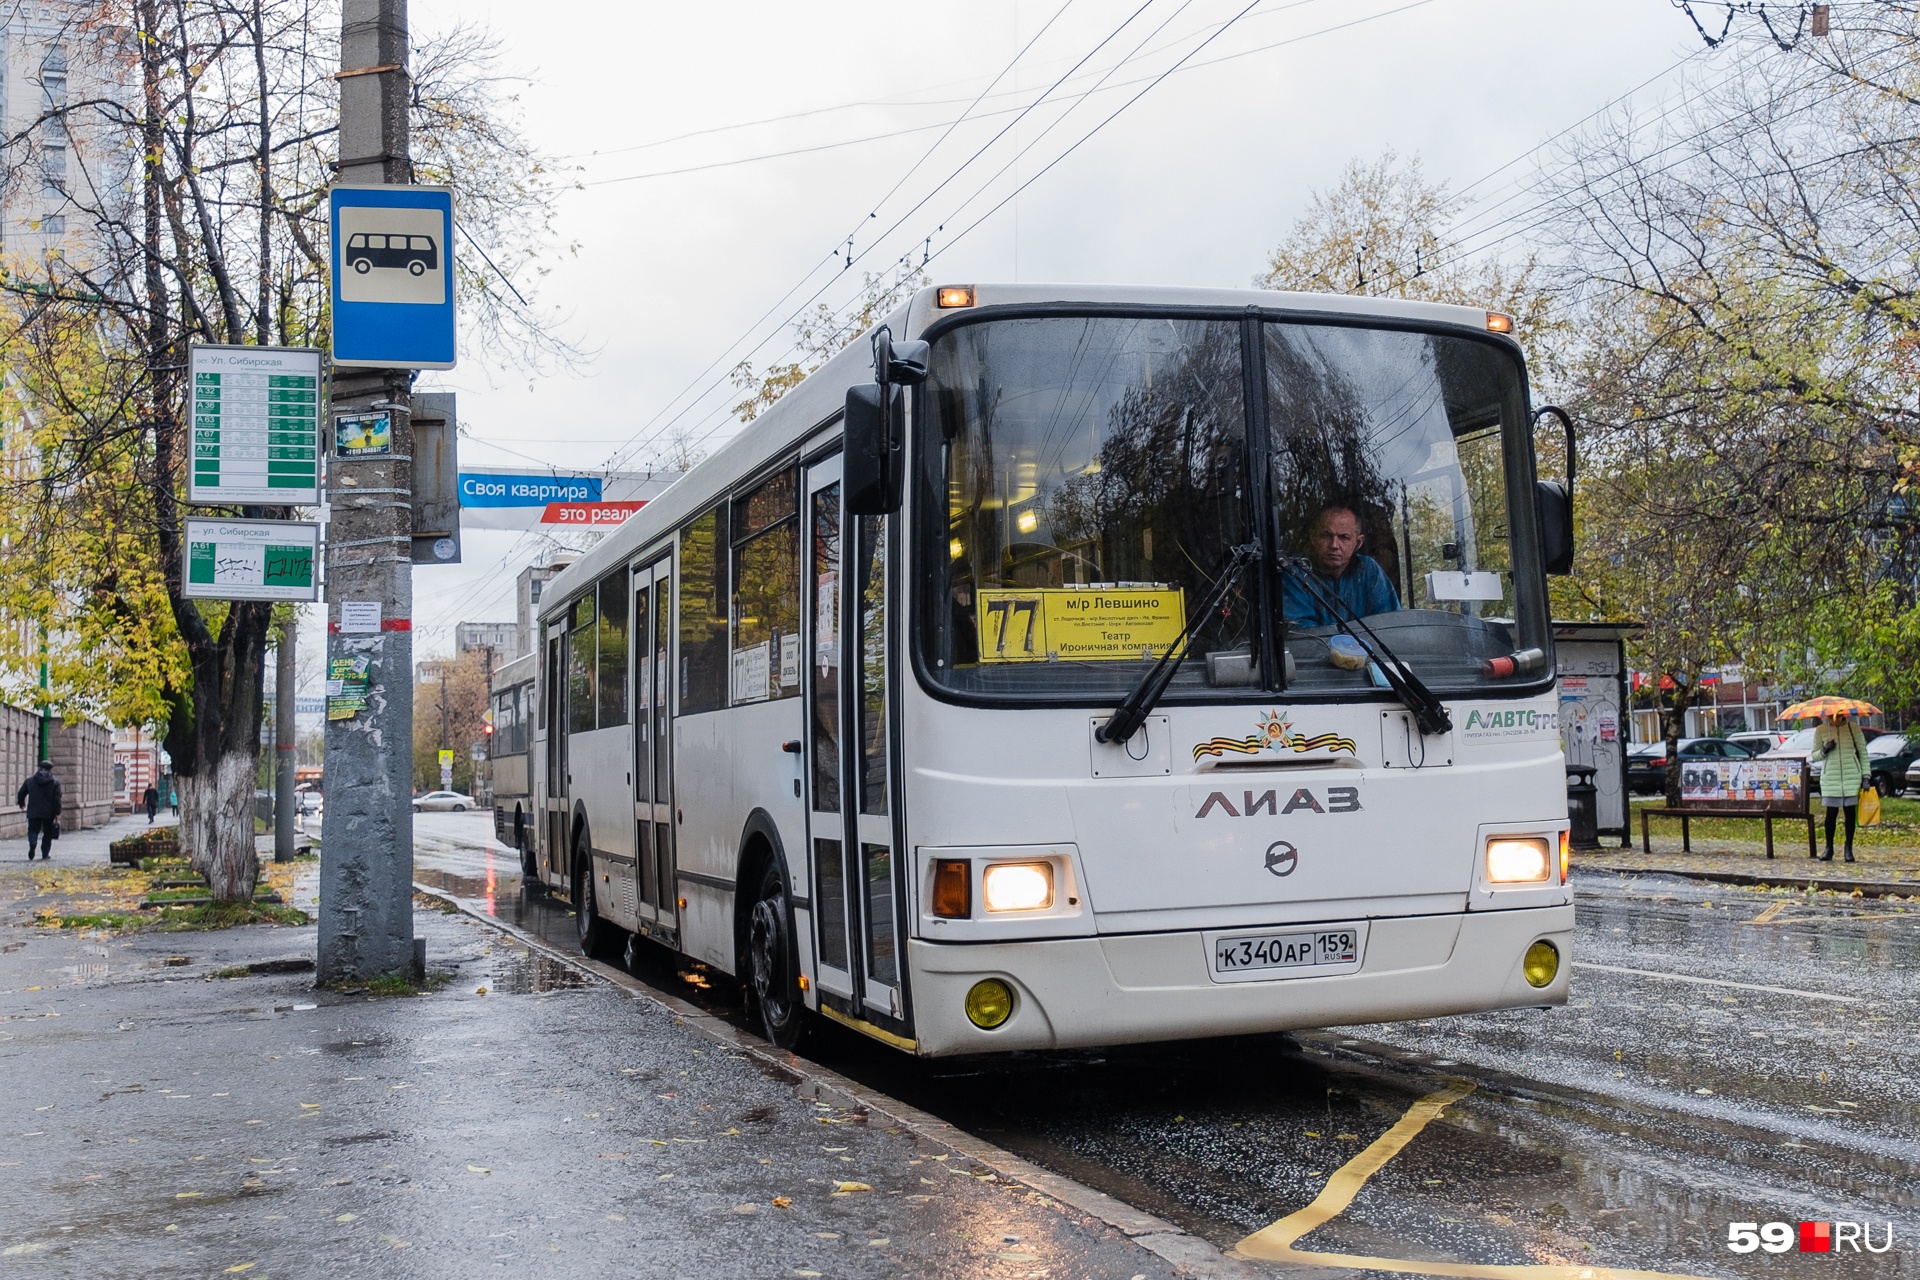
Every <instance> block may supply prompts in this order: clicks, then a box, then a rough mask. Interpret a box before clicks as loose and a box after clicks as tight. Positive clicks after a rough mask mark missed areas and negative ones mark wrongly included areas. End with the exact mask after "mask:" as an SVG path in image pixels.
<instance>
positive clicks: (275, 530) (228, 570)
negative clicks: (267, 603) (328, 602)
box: [183, 518, 320, 600]
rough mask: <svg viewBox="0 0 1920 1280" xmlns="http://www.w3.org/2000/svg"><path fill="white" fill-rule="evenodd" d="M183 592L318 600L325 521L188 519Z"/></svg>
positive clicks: (233, 597)
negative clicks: (321, 538)
mask: <svg viewBox="0 0 1920 1280" xmlns="http://www.w3.org/2000/svg"><path fill="white" fill-rule="evenodd" d="M186 542H187V573H186V583H185V584H184V585H185V590H184V592H183V594H184V595H187V596H189V597H193V598H195V599H201V600H318V599H319V598H320V591H319V573H318V568H319V562H320V554H319V553H320V526H319V525H317V524H304V523H301V522H299V521H294V520H202V519H198V518H189V519H188V520H187V538H186Z"/></svg>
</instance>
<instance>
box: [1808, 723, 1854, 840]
mask: <svg viewBox="0 0 1920 1280" xmlns="http://www.w3.org/2000/svg"><path fill="white" fill-rule="evenodd" d="M1813 758H1814V759H1815V760H1818V761H1820V799H1821V801H1822V802H1823V803H1824V804H1825V805H1826V807H1827V856H1826V857H1824V858H1822V859H1821V861H1822V862H1832V861H1833V827H1834V819H1835V818H1838V817H1839V816H1840V813H1841V811H1842V810H1845V811H1846V815H1847V861H1848V862H1852V861H1853V826H1854V821H1855V820H1856V819H1857V818H1858V817H1859V815H1860V788H1861V787H1863V786H1865V785H1866V779H1867V735H1866V734H1864V733H1862V732H1860V726H1859V725H1857V724H1855V723H1854V722H1853V720H1852V718H1851V717H1849V716H1848V715H1847V714H1846V713H1845V712H1836V713H1835V714H1833V715H1830V716H1828V717H1827V722H1826V723H1825V724H1823V725H1821V726H1820V727H1819V728H1818V729H1816V730H1814V733H1813ZM1808 856H1809V857H1811V856H1812V855H1808Z"/></svg>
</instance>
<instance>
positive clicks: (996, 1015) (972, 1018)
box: [967, 978, 1013, 1031]
mask: <svg viewBox="0 0 1920 1280" xmlns="http://www.w3.org/2000/svg"><path fill="white" fill-rule="evenodd" d="M1012 1016H1013V988H1012V987H1009V986H1008V985H1007V984H1006V983H1004V982H1002V981H1000V979H998V978H982V979H980V981H978V982H976V983H974V984H973V986H972V987H970V988H968V990H967V1021H968V1022H971V1023H972V1024H973V1025H974V1026H976V1027H978V1028H980V1029H981V1030H982V1031H991V1030H993V1029H994V1028H995V1027H997V1026H999V1025H1000V1024H1001V1023H1003V1022H1005V1021H1006V1020H1007V1019H1008V1018H1011V1017H1012Z"/></svg>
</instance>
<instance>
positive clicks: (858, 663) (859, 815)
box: [805, 457, 908, 1035]
mask: <svg viewBox="0 0 1920 1280" xmlns="http://www.w3.org/2000/svg"><path fill="white" fill-rule="evenodd" d="M842 492H843V486H842V484H841V469H840V459H839V458H838V457H833V458H829V459H827V460H825V461H823V462H819V463H815V464H813V465H812V466H810V467H808V468H807V507H806V532H807V546H808V556H809V572H808V573H807V574H806V578H807V594H808V600H807V613H806V616H807V618H808V620H809V623H808V625H809V626H810V627H811V631H812V643H811V645H810V646H809V649H810V652H809V654H808V662H807V671H808V678H807V681H806V684H807V741H806V744H805V745H806V761H807V768H806V772H807V777H808V788H807V790H808V803H807V808H808V837H809V840H810V842H811V848H810V852H811V854H812V858H811V861H812V864H813V883H812V886H811V888H812V893H811V896H812V900H813V907H814V909H813V912H812V915H813V921H814V958H815V969H816V972H817V974H818V978H817V981H818V983H819V986H820V991H821V995H822V998H821V1004H822V1006H823V1007H824V1008H826V1009H828V1010H829V1012H830V1013H832V1014H849V1015H851V1016H853V1017H856V1018H858V1019H860V1020H862V1021H865V1022H868V1023H870V1024H873V1025H875V1026H877V1027H879V1028H881V1029H882V1030H885V1031H888V1032H890V1033H892V1034H895V1035H905V1034H907V1033H908V1022H907V1018H906V1007H905V991H904V982H903V970H902V966H903V964H904V947H903V946H902V944H901V929H900V920H901V918H902V915H903V910H904V909H903V907H902V903H903V902H904V898H905V884H904V881H903V880H902V878H901V870H902V869H901V865H900V864H901V863H902V862H903V861H904V860H903V859H901V858H899V857H897V856H896V850H895V840H894V827H893V804H894V792H895V785H894V778H893V753H892V751H891V730H890V727H889V726H890V724H891V720H890V715H889V712H890V710H891V708H890V705H889V703H890V700H891V690H890V688H889V679H890V676H889V662H888V659H889V656H890V655H889V654H888V652H887V636H888V618H887V609H888V594H887V574H886V566H887V536H888V531H889V525H890V520H889V519H888V518H886V517H875V516H849V515H847V514H846V513H845V511H844V509H843V503H842Z"/></svg>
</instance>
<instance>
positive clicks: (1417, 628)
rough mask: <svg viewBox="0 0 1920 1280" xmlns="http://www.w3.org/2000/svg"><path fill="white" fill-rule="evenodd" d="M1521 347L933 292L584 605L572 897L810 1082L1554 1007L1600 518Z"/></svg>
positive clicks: (709, 466) (556, 730) (1350, 304)
mask: <svg viewBox="0 0 1920 1280" xmlns="http://www.w3.org/2000/svg"><path fill="white" fill-rule="evenodd" d="M1511 328H1512V324H1511V322H1510V321H1509V320H1508V318H1507V317H1505V316H1502V315H1497V314H1490V313H1488V312H1486V311H1482V310H1473V309H1469V308H1466V307H1455V306H1441V305H1434V304H1426V303H1414V302H1390V301H1380V300H1363V299H1357V298H1347V297H1320V296H1312V295H1303V294H1287V293H1271V292H1240V291H1219V290H1201V289H1165V288H1159V289H1145V288H1142V289H1133V288H1109V287H1103V288H1093V287H1079V286H1075V287H1070V288H1068V287H1046V286H1037V285H993V286H989V285H980V286H966V287H942V288H937V289H926V290H922V291H920V292H919V293H917V294H915V295H914V297H913V298H912V299H911V300H910V301H909V302H907V303H906V304H905V305H903V306H901V307H900V308H899V309H898V310H896V311H894V312H893V313H892V314H891V315H889V316H887V317H886V320H885V322H884V324H882V325H879V326H876V327H875V329H874V331H873V332H872V333H871V334H869V335H867V336H866V337H865V338H863V340H861V341H859V342H857V343H855V344H854V345H853V346H851V347H849V348H848V349H846V350H845V351H843V352H841V353H840V354H838V355H837V356H835V357H834V358H833V359H831V360H830V361H828V362H827V363H826V365H825V366H824V367H822V368H821V369H819V370H818V371H817V372H815V373H814V374H812V376H810V377H808V378H807V379H806V380H805V381H804V382H802V383H801V384H799V385H798V386H796V387H794V388H793V389H792V390H791V391H789V392H788V393H787V394H786V395H785V396H784V397H783V398H782V399H781V400H780V401H779V402H778V403H777V404H775V405H774V406H773V407H772V408H771V409H769V410H768V411H767V412H766V413H765V414H764V415H762V416H761V417H759V418H757V419H756V420H755V421H754V422H753V423H752V424H751V425H750V426H749V427H747V428H746V429H745V430H743V431H741V432H740V433H739V434H738V435H737V436H735V437H733V438H732V439H730V440H728V441H727V442H726V443H725V444H724V445H722V446H721V447H720V448H718V449H717V450H716V451H715V453H714V455H713V456H712V457H711V458H709V459H708V460H706V461H705V462H703V463H701V464H700V465H699V466H697V467H695V468H693V469H692V470H691V471H689V472H688V473H687V475H686V476H685V477H684V478H683V479H681V480H680V481H679V482H678V483H676V484H675V485H673V487H672V488H670V489H669V490H667V491H666V492H665V493H664V494H662V495H661V496H660V497H659V498H657V499H655V500H654V501H653V502H652V503H650V504H649V505H648V506H647V507H646V508H645V509H644V510H642V511H640V512H639V513H638V514H636V515H635V516H633V517H632V518H631V519H630V520H628V521H627V522H626V523H625V524H623V525H621V526H620V527H619V529H618V530H617V531H615V532H612V533H610V534H609V535H608V536H607V537H606V538H605V539H604V540H603V541H602V542H600V543H599V544H598V545H597V546H596V547H595V548H594V549H593V550H592V551H591V552H589V553H588V554H587V555H585V556H584V557H583V558H581V559H580V560H579V561H578V562H576V563H574V564H573V565H572V566H571V567H569V568H568V569H567V570H566V571H565V573H563V574H562V575H561V576H560V577H558V578H556V579H555V580H554V581H553V582H552V583H551V584H549V586H548V588H547V591H546V594H545V597H544V598H543V600H542V601H541V606H540V612H539V628H540V639H541V644H542V650H541V653H542V657H541V668H540V673H539V705H540V711H539V715H538V722H537V727H536V732H535V741H534V757H535V761H534V763H535V773H536V777H535V781H534V785H535V791H536V794H537V796H538V798H539V805H540V811H541V817H542V823H541V826H540V830H539V832H538V844H537V858H538V865H537V867H536V868H535V873H536V875H537V877H538V879H539V880H540V881H542V882H544V884H545V885H547V886H550V887H551V888H552V889H554V890H556V891H558V892H560V893H563V894H566V895H569V896H570V897H571V901H572V903H573V904H574V906H575V908H576V917H577V920H578V924H579V928H580V932H581V940H582V942H583V944H584V946H585V947H586V948H587V949H588V950H589V951H590V952H600V951H603V950H606V949H610V948H612V947H614V946H615V945H616V944H617V943H618V942H619V941H621V940H622V939H623V938H624V939H626V940H628V941H629V942H630V943H632V944H633V945H638V943H637V941H635V940H637V939H642V938H644V939H650V940H652V941H653V942H655V943H658V944H660V945H663V946H665V947H667V948H671V949H674V950H676V951H678V952H680V953H684V954H685V955H686V956H688V957H692V958H694V959H696V960H699V961H703V962H705V963H706V964H708V965H710V966H712V967H714V968H716V969H719V970H722V971H725V972H729V973H733V974H736V975H738V976H739V978H740V979H741V981H742V982H743V985H744V986H745V988H746V990H747V992H748V997H749V999H750V1001H751V1003H752V1005H753V1007H754V1009H755V1010H756V1012H757V1017H758V1020H759V1022H760V1024H761V1025H762V1026H763V1027H764V1030H765V1033H766V1035H767V1036H768V1037H769V1038H770V1039H771V1040H773V1041H774V1042H775V1043H777V1044H782V1045H791V1044H793V1043H794V1042H795V1041H796V1038H797V1037H799V1036H800V1035H801V1033H802V1032H803V1031H804V1030H805V1028H806V1027H807V1026H809V1025H810V1023H811V1021H812V1020H813V1019H816V1018H824V1019H829V1020H831V1021H834V1022H838V1023H842V1024H844V1025H846V1026H848V1027H851V1028H854V1029H856V1030H858V1031H860V1032H863V1033H865V1034H867V1035H869V1036H872V1037H875V1038H877V1039H879V1040H881V1041H884V1042H886V1043H887V1044H890V1045H894V1046H897V1047H899V1048H901V1049H903V1050H907V1051H909V1052H912V1053H917V1054H921V1055H940V1054H958V1053H979V1052H993V1051H1001V1050H1011V1049H1033V1048H1047V1047H1057V1046H1080V1045H1100V1044H1113V1043H1119V1042H1127V1041H1146V1040H1162V1039H1174V1038H1184V1037H1200V1036H1220V1035H1227V1034H1238V1033H1250V1032H1263V1031H1274V1030H1281V1029H1288V1028H1298V1027H1317V1026H1327V1025H1332V1024H1341V1023H1354V1022H1368V1021H1384V1020H1391V1019H1405V1018H1420V1017H1430V1016H1434V1015H1438V1014H1448V1013H1460V1012H1468V1011H1475V1010H1487V1009H1497V1008H1503V1007H1512V1006H1525V1005H1547V1004H1554V1003H1559V1002H1563V1001H1564V1000H1565V999H1566V994H1567V982H1568V973H1569V969H1570V957H1569V950H1568V948H1569V942H1570V939H1571V937H1572V932H1573V906H1572V901H1571V896H1570V891H1569V889H1568V886H1567V865H1566V849H1567V833H1568V824H1567V806H1566V792H1565V777H1564V773H1563V765H1562V759H1561V754H1560V743H1559V737H1558V731H1557V727H1556V706H1557V704H1556V699H1555V692H1554V687H1553V674H1552V673H1553V670H1554V667H1553V659H1552V640H1551V637H1550V634H1549V628H1548V613H1547V599H1546V575H1547V573H1548V572H1549V571H1553V572H1565V571H1566V568H1567V563H1568V561H1569V560H1570V558H1571V554H1572V531H1571V514H1570V513H1571V503H1570V486H1571V482H1572V476H1571V474H1569V475H1568V476H1567V485H1566V486H1562V485H1561V484H1558V483H1546V482H1542V481H1540V480H1539V479H1538V478H1537V477H1536V474H1535V451H1534V443H1533V431H1534V428H1535V425H1536V424H1535V415H1534V414H1533V413H1532V412H1530V404H1529V392H1528V385H1527V376H1526V369H1525V365H1524V363H1523V361H1522V358H1521V351H1520V348H1519V346H1518V345H1517V344H1516V343H1515V341H1514V340H1513V338H1512V336H1511V334H1510V330H1511ZM1541 412H1542V413H1546V412H1549V411H1548V410H1544V409H1543V410H1542V411H1541ZM1553 412H1557V411H1553ZM1561 421H1562V422H1564V421H1565V419H1564V415H1561ZM1567 436H1568V440H1567V444H1568V449H1569V451H1568V454H1567V457H1568V459H1569V462H1568V467H1569V471H1570V469H1571V456H1572V455H1571V444H1572V440H1571V430H1570V429H1569V430H1568V432H1567Z"/></svg>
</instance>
